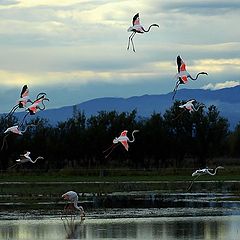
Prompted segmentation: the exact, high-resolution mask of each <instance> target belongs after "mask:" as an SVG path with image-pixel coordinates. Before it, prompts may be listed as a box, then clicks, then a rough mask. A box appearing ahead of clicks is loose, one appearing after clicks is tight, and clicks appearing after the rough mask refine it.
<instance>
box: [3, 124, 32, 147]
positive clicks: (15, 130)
mask: <svg viewBox="0 0 240 240" xmlns="http://www.w3.org/2000/svg"><path fill="white" fill-rule="evenodd" d="M21 126H22V124H21V125H20V126H19V125H15V126H12V127H9V128H7V129H6V130H5V131H4V134H6V135H5V136H4V138H3V143H2V147H1V151H2V150H3V147H4V145H5V144H6V146H7V137H8V136H9V135H10V134H11V133H13V134H16V135H23V134H24V133H25V132H26V131H27V129H28V128H29V127H34V126H36V124H29V125H27V126H26V127H25V129H24V130H21V129H20V127H21Z"/></svg>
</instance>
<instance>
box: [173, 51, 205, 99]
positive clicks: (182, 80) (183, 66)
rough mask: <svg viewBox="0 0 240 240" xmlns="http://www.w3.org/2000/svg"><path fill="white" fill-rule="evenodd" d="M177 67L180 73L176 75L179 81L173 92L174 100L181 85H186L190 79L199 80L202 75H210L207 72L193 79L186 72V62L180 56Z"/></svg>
mask: <svg viewBox="0 0 240 240" xmlns="http://www.w3.org/2000/svg"><path fill="white" fill-rule="evenodd" d="M177 67H178V73H177V75H176V78H177V79H178V80H177V82H176V86H175V88H174V90H173V97H172V99H174V97H175V95H176V92H177V89H178V86H179V85H180V84H186V83H187V82H188V78H190V79H191V80H194V81H195V80H197V79H198V76H199V75H201V74H205V75H208V74H207V73H206V72H199V73H198V74H197V75H196V77H195V78H193V77H192V76H191V75H190V73H189V72H188V71H187V70H186V64H185V63H184V61H183V60H182V59H181V57H180V56H177Z"/></svg>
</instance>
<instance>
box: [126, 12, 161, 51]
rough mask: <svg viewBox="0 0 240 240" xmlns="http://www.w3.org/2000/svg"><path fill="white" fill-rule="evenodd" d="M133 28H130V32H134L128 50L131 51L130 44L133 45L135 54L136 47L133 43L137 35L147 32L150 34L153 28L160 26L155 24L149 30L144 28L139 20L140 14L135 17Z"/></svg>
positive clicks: (129, 39) (129, 40)
mask: <svg viewBox="0 0 240 240" xmlns="http://www.w3.org/2000/svg"><path fill="white" fill-rule="evenodd" d="M132 23H133V26H131V27H129V28H128V32H132V33H131V35H130V36H129V38H128V47H127V50H129V47H130V42H131V43H132V47H133V51H134V52H135V47H134V43H133V38H134V36H135V34H136V33H145V32H149V31H150V29H151V27H159V25H158V24H156V23H154V24H151V25H150V26H149V27H148V29H147V30H145V29H144V27H143V26H142V25H141V24H140V18H139V13H137V14H136V15H135V16H134V17H133V21H132Z"/></svg>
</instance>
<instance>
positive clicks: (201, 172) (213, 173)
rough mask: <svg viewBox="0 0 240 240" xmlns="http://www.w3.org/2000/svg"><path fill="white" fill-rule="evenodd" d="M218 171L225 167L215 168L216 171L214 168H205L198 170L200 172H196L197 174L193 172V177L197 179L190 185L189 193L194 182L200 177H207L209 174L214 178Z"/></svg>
mask: <svg viewBox="0 0 240 240" xmlns="http://www.w3.org/2000/svg"><path fill="white" fill-rule="evenodd" d="M218 169H224V167H222V166H218V167H216V168H215V170H214V169H212V168H208V167H206V168H203V169H198V170H196V171H195V172H193V173H192V177H195V178H194V179H193V181H192V182H191V184H190V185H189V187H188V188H187V191H189V190H190V189H191V187H192V185H193V183H194V181H195V180H196V179H197V178H199V177H200V176H202V175H207V174H208V175H211V176H214V175H216V174H217V171H218ZM211 171H214V172H211Z"/></svg>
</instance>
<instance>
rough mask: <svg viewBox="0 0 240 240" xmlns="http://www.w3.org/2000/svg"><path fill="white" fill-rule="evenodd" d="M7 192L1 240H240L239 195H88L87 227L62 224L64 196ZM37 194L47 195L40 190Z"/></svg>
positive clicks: (0, 197) (2, 197)
mask: <svg viewBox="0 0 240 240" xmlns="http://www.w3.org/2000/svg"><path fill="white" fill-rule="evenodd" d="M209 185H211V184H209ZM6 189H7V190H8V191H1V194H0V209H1V211H0V240H55V239H56V240H61V239H86V240H87V239H89V240H94V239H99V240H101V239H114V240H117V239H126V240H134V239H142V240H143V239H144V240H152V239H161V240H177V239H180V240H214V239H216V240H225V239H226V240H239V239H240V233H239V231H240V230H239V229H240V196H239V195H238V193H236V192H231V191H223V192H210V193H209V192H207V191H202V192H194V193H186V192H177V193H176V192H169V191H159V190H157V191H130V192H115V193H108V194H102V195H96V194H92V193H88V194H84V196H81V205H82V206H83V207H84V208H85V210H86V219H85V221H83V222H81V221H80V219H77V220H74V221H71V220H70V218H67V219H64V221H62V220H61V213H62V209H63V207H64V206H65V204H66V202H65V201H63V200H62V199H61V198H59V196H61V194H60V193H55V192H54V194H52V195H49V194H47V193H45V194H42V193H41V195H39V194H38V195H36V194H34V193H31V194H25V192H24V191H23V190H22V189H19V192H17V193H14V191H16V190H18V188H14V189H12V191H10V190H11V188H6ZM9 189H10V190H9ZM32 189H33V190H34V191H35V192H41V191H37V190H36V186H34V188H31V190H32ZM20 190H21V191H20ZM42 192H44V191H42ZM62 192H63V191H62ZM20 193H21V194H20Z"/></svg>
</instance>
